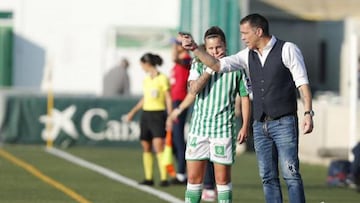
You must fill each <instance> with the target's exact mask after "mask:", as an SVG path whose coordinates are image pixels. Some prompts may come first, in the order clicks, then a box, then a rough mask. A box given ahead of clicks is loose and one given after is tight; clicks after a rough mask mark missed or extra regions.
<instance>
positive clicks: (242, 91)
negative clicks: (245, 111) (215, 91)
mask: <svg viewBox="0 0 360 203" xmlns="http://www.w3.org/2000/svg"><path fill="white" fill-rule="evenodd" d="M239 74H240V80H239V95H240V96H241V97H245V96H248V95H249V94H250V92H251V84H250V79H249V77H248V76H247V74H246V71H245V70H244V69H241V70H240V71H239Z"/></svg>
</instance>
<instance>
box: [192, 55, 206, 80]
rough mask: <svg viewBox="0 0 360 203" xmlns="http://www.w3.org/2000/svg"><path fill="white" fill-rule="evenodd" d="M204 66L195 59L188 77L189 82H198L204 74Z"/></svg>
mask: <svg viewBox="0 0 360 203" xmlns="http://www.w3.org/2000/svg"><path fill="white" fill-rule="evenodd" d="M202 69H203V64H202V63H200V62H199V61H197V60H196V59H193V61H192V63H191V67H190V74H189V77H188V81H192V80H197V79H198V78H199V77H200V75H201V73H202V72H203V70H202Z"/></svg>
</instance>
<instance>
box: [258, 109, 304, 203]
mask: <svg viewBox="0 0 360 203" xmlns="http://www.w3.org/2000/svg"><path fill="white" fill-rule="evenodd" d="M253 131H254V146H255V152H256V156H257V160H258V167H259V174H260V177H261V179H262V184H263V190H264V194H265V200H266V202H268V203H281V202H283V198H282V192H281V186H280V180H279V169H278V167H279V166H280V169H281V172H282V175H283V179H284V180H285V182H286V185H287V189H288V193H289V202H291V203H304V202H305V194H304V186H303V182H302V178H301V175H300V172H299V157H298V145H299V142H298V141H299V139H298V138H299V133H298V119H297V116H293V115H290V116H283V117H281V118H279V119H277V120H272V121H264V122H260V121H254V123H253ZM279 164H280V165H279Z"/></svg>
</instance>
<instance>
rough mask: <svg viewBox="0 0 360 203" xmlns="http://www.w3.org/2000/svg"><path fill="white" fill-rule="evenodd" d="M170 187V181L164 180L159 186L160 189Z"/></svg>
mask: <svg viewBox="0 0 360 203" xmlns="http://www.w3.org/2000/svg"><path fill="white" fill-rule="evenodd" d="M169 185H170V183H169V181H167V180H162V181H161V182H160V184H159V186H160V187H168V186H169Z"/></svg>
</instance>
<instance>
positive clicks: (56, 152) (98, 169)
mask: <svg viewBox="0 0 360 203" xmlns="http://www.w3.org/2000/svg"><path fill="white" fill-rule="evenodd" d="M45 151H47V152H48V153H50V154H53V155H55V156H57V157H60V158H63V159H65V160H67V161H70V162H72V163H74V164H77V165H79V166H82V167H85V168H87V169H90V170H92V171H95V172H97V173H100V174H102V175H104V176H106V177H108V178H110V179H113V180H115V181H118V182H121V183H123V184H126V185H129V186H131V187H133V188H136V189H138V190H142V191H144V192H147V193H149V194H152V195H154V196H157V197H158V198H160V199H163V200H165V201H168V202H171V203H180V202H181V203H183V202H184V200H181V199H178V198H176V197H174V196H172V195H170V194H168V193H166V192H163V191H161V190H156V189H154V188H152V187H149V186H145V185H139V183H137V182H136V181H134V180H132V179H130V178H127V177H125V176H122V175H120V174H118V173H116V172H114V171H112V170H109V169H107V168H104V167H102V166H99V165H96V164H94V163H91V162H88V161H86V160H84V159H81V158H79V157H76V156H74V155H72V154H69V153H67V152H64V151H62V150H59V149H56V148H54V147H51V148H45Z"/></svg>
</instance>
